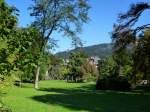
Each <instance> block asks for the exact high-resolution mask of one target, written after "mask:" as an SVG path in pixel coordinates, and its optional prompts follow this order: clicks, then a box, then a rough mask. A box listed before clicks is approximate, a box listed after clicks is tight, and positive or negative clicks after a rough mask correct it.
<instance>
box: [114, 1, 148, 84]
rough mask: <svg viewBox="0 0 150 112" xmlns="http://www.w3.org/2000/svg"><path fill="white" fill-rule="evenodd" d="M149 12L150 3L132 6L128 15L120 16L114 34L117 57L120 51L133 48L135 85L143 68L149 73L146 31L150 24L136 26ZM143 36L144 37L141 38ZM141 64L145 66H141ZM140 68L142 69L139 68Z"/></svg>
mask: <svg viewBox="0 0 150 112" xmlns="http://www.w3.org/2000/svg"><path fill="white" fill-rule="evenodd" d="M149 10H150V3H149V2H141V3H136V4H132V5H131V7H130V9H129V10H128V11H127V12H126V13H122V14H119V17H118V20H119V21H118V23H117V24H115V25H114V31H113V33H112V40H113V42H114V49H115V53H116V55H119V53H120V51H123V50H125V49H127V48H129V47H130V48H132V54H133V57H132V58H133V65H132V68H133V70H132V77H133V79H135V81H134V83H136V74H138V71H139V70H140V71H141V68H142V69H143V67H144V69H145V71H149V70H148V68H149V67H150V66H149V64H147V62H148V60H149V59H148V58H147V56H148V54H149V49H147V48H148V46H147V45H148V44H147V43H149V42H148V41H149V39H148V37H149V36H146V35H145V31H146V30H147V29H149V28H150V23H147V24H142V25H137V24H136V23H137V22H138V21H139V20H140V18H141V16H142V15H143V13H144V12H145V11H149ZM141 35H144V36H143V37H141ZM141 56H142V57H145V58H141V59H140V58H139V57H141ZM141 63H142V65H145V66H141ZM139 66H140V67H141V68H139ZM148 66H149V67H148ZM146 69H147V70H146ZM142 71H143V70H142Z"/></svg>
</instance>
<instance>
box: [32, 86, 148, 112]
mask: <svg viewBox="0 0 150 112" xmlns="http://www.w3.org/2000/svg"><path fill="white" fill-rule="evenodd" d="M40 91H45V92H48V93H47V94H45V95H40V96H34V97H32V99H34V100H36V101H39V102H43V103H46V104H51V105H61V106H64V107H66V108H68V109H71V110H72V111H74V112H76V111H81V110H82V111H88V112H150V106H149V101H150V94H141V93H133V92H115V91H99V92H98V91H96V90H94V88H93V86H91V87H90V86H84V87H80V88H74V89H62V88H42V89H40Z"/></svg>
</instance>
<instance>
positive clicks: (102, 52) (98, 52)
mask: <svg viewBox="0 0 150 112" xmlns="http://www.w3.org/2000/svg"><path fill="white" fill-rule="evenodd" d="M112 46H113V45H112V44H110V43H109V44H108V43H104V44H98V45H93V46H88V47H83V48H78V49H74V50H70V51H63V52H58V53H56V54H55V55H56V56H57V57H60V58H63V59H65V58H68V56H69V53H71V52H73V51H79V50H81V51H82V52H84V53H86V54H87V55H88V56H99V57H100V58H104V57H106V56H108V55H111V54H112Z"/></svg>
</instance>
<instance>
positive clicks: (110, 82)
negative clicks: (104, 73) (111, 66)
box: [96, 77, 131, 91]
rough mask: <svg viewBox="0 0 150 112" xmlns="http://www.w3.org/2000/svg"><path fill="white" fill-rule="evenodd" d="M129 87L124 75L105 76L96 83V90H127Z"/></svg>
mask: <svg viewBox="0 0 150 112" xmlns="http://www.w3.org/2000/svg"><path fill="white" fill-rule="evenodd" d="M130 87H131V85H130V83H129V82H128V80H127V79H126V78H124V77H117V78H116V77H105V78H103V79H99V80H97V83H96V89H97V90H116V91H128V90H130Z"/></svg>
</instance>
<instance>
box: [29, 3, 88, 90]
mask: <svg viewBox="0 0 150 112" xmlns="http://www.w3.org/2000/svg"><path fill="white" fill-rule="evenodd" d="M33 2H34V4H33V5H32V6H31V7H30V9H31V16H34V17H35V21H34V22H33V26H34V27H36V28H38V29H39V30H40V32H41V33H42V37H44V41H43V44H42V46H41V51H43V50H44V49H45V45H46V44H47V42H50V43H51V40H52V34H53V32H55V31H56V32H59V33H60V32H62V33H63V34H64V35H66V36H68V37H71V38H73V40H77V38H78V37H77V35H76V34H77V33H80V32H81V27H82V24H83V23H86V22H87V20H88V19H89V18H88V10H89V8H90V7H89V5H88V2H87V0H33ZM77 42H78V41H77ZM39 64H40V63H38V65H37V73H36V81H35V88H36V89H38V76H39V69H40V67H39Z"/></svg>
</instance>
